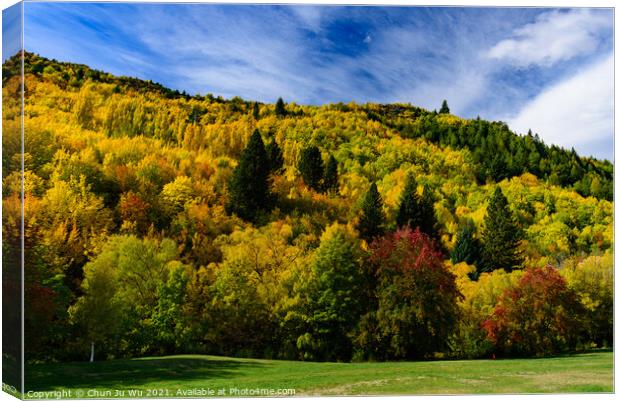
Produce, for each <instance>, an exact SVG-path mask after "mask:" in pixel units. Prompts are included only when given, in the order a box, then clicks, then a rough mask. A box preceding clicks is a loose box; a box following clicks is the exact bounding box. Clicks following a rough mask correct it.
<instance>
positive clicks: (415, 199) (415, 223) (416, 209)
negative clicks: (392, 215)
mask: <svg viewBox="0 0 620 401" xmlns="http://www.w3.org/2000/svg"><path fill="white" fill-rule="evenodd" d="M417 188H418V184H417V182H416V179H415V177H414V175H413V173H409V174H408V175H407V181H406V182H405V188H404V189H403V193H402V195H401V196H400V205H399V206H398V214H397V215H396V225H397V226H398V228H405V227H410V228H411V229H412V230H415V229H416V227H420V226H421V224H422V216H421V210H420V202H421V199H420V195H418V190H417Z"/></svg>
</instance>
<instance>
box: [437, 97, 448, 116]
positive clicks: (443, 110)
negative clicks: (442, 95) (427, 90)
mask: <svg viewBox="0 0 620 401" xmlns="http://www.w3.org/2000/svg"><path fill="white" fill-rule="evenodd" d="M439 114H450V108H449V107H448V102H447V101H446V100H445V99H444V101H443V102H441V109H439Z"/></svg>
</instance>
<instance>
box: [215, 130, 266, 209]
mask: <svg viewBox="0 0 620 401" xmlns="http://www.w3.org/2000/svg"><path fill="white" fill-rule="evenodd" d="M269 168H270V163H269V158H268V157H267V152H266V151H265V144H264V143H263V139H262V138H261V135H260V132H258V130H254V133H253V134H252V136H251V137H250V141H249V142H248V145H247V146H246V148H245V149H244V151H243V154H242V155H241V158H240V160H239V164H238V165H237V168H235V170H234V171H233V174H232V177H231V179H230V182H229V186H228V191H229V199H228V203H227V204H226V210H227V211H228V213H235V214H237V216H239V217H241V218H242V219H244V220H248V221H255V220H256V217H257V216H258V214H259V213H260V211H264V210H269V208H270V203H271V202H270V200H271V194H270V193H269V181H268V178H269Z"/></svg>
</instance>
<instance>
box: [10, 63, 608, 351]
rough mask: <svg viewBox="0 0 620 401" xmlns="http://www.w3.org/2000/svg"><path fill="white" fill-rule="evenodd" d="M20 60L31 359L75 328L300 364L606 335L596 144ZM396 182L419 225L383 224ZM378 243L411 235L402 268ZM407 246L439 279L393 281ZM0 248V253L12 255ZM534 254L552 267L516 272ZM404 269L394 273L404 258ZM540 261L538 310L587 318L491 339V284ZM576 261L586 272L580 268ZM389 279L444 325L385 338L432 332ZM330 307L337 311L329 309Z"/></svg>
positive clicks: (520, 278) (604, 200) (129, 346)
mask: <svg viewBox="0 0 620 401" xmlns="http://www.w3.org/2000/svg"><path fill="white" fill-rule="evenodd" d="M16 66H18V64H17V63H16V59H11V60H9V61H7V62H6V63H5V65H4V66H3V72H4V78H3V93H4V99H5V100H4V102H3V105H4V106H3V116H4V119H3V170H4V171H3V202H4V203H3V205H4V210H5V213H4V216H3V230H4V233H5V234H4V235H5V236H6V238H9V239H10V238H12V237H11V236H16V235H18V234H17V233H18V229H17V227H18V226H17V224H18V222H19V219H18V218H17V216H18V214H19V188H20V174H19V172H18V171H19V168H20V164H21V158H20V142H19V138H20V136H19V135H20V132H19V129H18V128H19V125H18V124H19V120H18V111H19V103H18V102H17V101H16V100H15V96H13V95H14V94H15V93H17V91H18V90H19V85H18V84H19V78H18V77H17V76H15V74H14V72H15V68H16ZM25 71H26V78H25V87H26V98H25V132H26V143H25V147H26V154H25V155H24V163H25V166H26V172H25V178H26V182H25V191H26V194H25V213H26V216H25V226H26V236H27V238H26V240H25V241H26V247H27V255H26V259H27V266H28V267H27V268H28V269H29V270H28V273H27V276H28V280H29V286H28V291H29V292H30V294H29V296H28V299H29V302H30V305H29V308H30V310H31V311H32V313H33V316H36V317H37V318H36V319H32V320H30V321H28V322H27V329H26V330H27V333H26V334H27V341H28V343H29V346H28V347H27V349H28V352H29V355H28V359H31V360H38V359H64V360H66V359H69V360H83V359H85V358H87V354H88V352H89V350H90V343H91V342H93V343H96V344H97V352H96V355H97V357H101V358H103V357H128V356H140V355H161V354H169V353H174V352H211V353H217V354H222V355H240V356H257V357H277V358H294V359H310V360H312V359H315V360H350V359H351V358H360V359H365V358H370V357H372V358H377V359H413V358H430V357H441V356H442V355H443V356H445V355H447V354H450V355H452V356H454V357H475V356H481V355H487V354H489V353H490V352H498V353H501V352H503V353H505V354H507V355H510V354H524V355H528V354H544V353H554V352H558V351H563V350H566V349H575V347H588V346H590V344H592V343H593V344H596V345H597V346H601V345H609V342H610V338H611V337H610V336H609V333H610V331H609V330H610V328H611V325H610V321H611V320H610V319H611V315H610V314H609V305H610V304H609V302H608V300H609V285H610V283H611V281H610V280H609V277H611V276H610V271H611V270H610V269H611V260H612V259H611V256H610V255H611V252H612V249H613V203H612V201H611V199H612V198H613V166H612V165H611V163H609V162H607V161H599V160H595V159H592V158H584V157H580V156H578V155H577V154H576V152H574V151H573V150H571V151H567V150H563V149H560V148H558V147H555V146H547V145H545V144H544V143H543V142H542V141H541V140H540V139H539V138H538V137H537V136H535V135H525V136H519V135H516V134H514V133H512V132H510V130H509V128H508V127H506V125H505V124H503V123H498V122H487V121H484V120H480V119H476V120H465V119H462V118H459V117H457V116H454V115H451V114H449V113H437V112H430V111H427V110H423V109H421V108H418V107H414V106H411V105H377V104H364V105H358V104H353V103H352V104H346V105H344V104H335V105H324V106H304V105H297V104H293V103H288V104H284V103H280V104H279V105H273V104H261V103H255V102H250V101H246V100H243V99H240V98H234V99H230V100H224V99H221V98H216V97H213V96H211V95H206V96H189V95H186V94H183V93H179V92H177V91H172V90H169V89H166V88H164V87H163V86H161V85H159V84H155V83H152V82H145V81H141V80H138V79H133V78H125V77H114V76H112V75H110V74H107V73H104V72H100V71H95V70H92V69H90V68H88V67H87V66H83V65H76V64H68V63H60V62H57V61H53V60H48V59H45V58H42V57H39V56H37V55H34V54H30V53H27V54H26V60H25ZM533 128H535V127H533ZM256 130H257V132H258V133H257V134H255V132H256ZM311 147H314V148H313V149H312V150H311V149H310V148H311ZM317 149H318V152H317V151H316V150H317ZM313 152H314V156H313ZM317 155H318V157H317ZM330 159H333V160H334V161H333V162H330ZM278 164H279V165H278ZM330 164H331V166H332V170H331V173H330V174H331V175H328V174H327V173H326V174H325V176H324V175H323V171H324V170H329V169H326V167H327V166H328V165H330ZM265 166H266V167H265ZM245 169H249V170H247V171H245ZM252 169H253V170H252ZM265 169H267V170H265ZM317 171H318V172H319V174H318V175H316V173H317ZM263 175H264V180H263V179H262V178H261V177H263ZM312 177H315V178H316V182H313V180H314V179H313V178H312ZM328 177H330V179H329V180H328ZM408 177H415V181H410V179H409V178H408ZM261 180H262V181H263V182H261ZM328 182H329V183H330V184H329V185H328ZM408 182H411V184H410V185H407V183H408ZM373 183H374V184H376V190H377V193H378V197H377V196H376V195H373V188H374V187H373V185H372V184H373ZM261 184H264V186H265V188H263V189H261V188H262V187H261ZM248 188H252V191H248ZM407 188H409V189H410V190H411V191H410V192H407V193H408V194H409V195H408V196H404V195H403V193H405V192H406V191H407ZM497 188H499V189H500V190H501V191H500V195H497V196H496V195H495V194H497ZM263 190H264V191H263ZM261 191H263V192H264V193H262V195H261ZM501 194H503V195H505V199H506V200H507V206H506V207H504V208H503V209H502V206H501V204H502V201H501V199H502V197H501ZM259 195H261V196H259ZM373 196H374V198H373ZM405 198H407V199H417V200H416V201H415V202H417V203H416V204H415V205H416V206H415V207H413V213H414V214H415V213H417V212H416V211H417V210H425V212H424V213H422V212H420V213H421V214H422V215H420V216H418V215H416V216H417V217H415V218H420V223H419V224H411V225H412V226H413V227H411V228H412V229H414V228H416V227H420V229H421V230H422V232H423V233H422V234H421V235H420V236H417V234H416V233H415V232H409V231H407V230H404V234H403V230H401V231H398V233H401V234H402V235H401V234H398V233H397V234H395V235H394V236H392V234H390V233H392V232H394V231H395V230H396V229H397V228H398V227H399V226H400V227H401V228H404V227H403V225H401V224H400V223H399V221H401V217H402V215H403V213H404V212H402V211H401V209H402V207H401V206H402V203H403V199H405ZM492 199H495V200H496V201H497V204H498V205H499V206H497V208H498V210H500V211H501V213H507V215H510V217H506V219H505V220H506V221H507V222H508V223H506V224H513V225H512V226H510V225H508V226H506V227H515V229H514V230H508V231H510V233H509V234H508V235H511V236H515V238H514V239H515V244H516V247H515V249H507V250H506V253H507V254H508V253H512V254H514V256H515V263H514V264H511V263H509V264H507V265H497V264H493V260H492V258H491V256H492V255H490V254H491V253H492V252H490V251H489V249H491V248H490V242H491V240H490V239H489V238H490V237H492V235H491V234H492V233H490V231H489V230H490V228H489V227H490V223H489V221H491V220H493V218H489V217H488V216H489V213H487V209H491V207H490V206H489V205H490V203H493V202H492V201H491V200H492ZM375 206H376V207H375ZM373 207H374V209H373ZM373 213H374V214H375V215H376V217H375V218H371V217H372V216H371V215H372V214H373ZM412 216H413V215H411V216H406V217H407V218H408V220H407V221H413V220H412V219H414V217H412ZM489 219H490V220H489ZM498 219H499V218H498ZM502 219H504V217H502ZM416 221H417V220H416ZM502 221H504V220H502ZM427 223H428V224H427ZM364 227H366V228H367V227H370V229H369V230H366V228H364ZM425 227H427V229H425ZM465 227H470V229H471V231H470V238H469V240H470V245H469V246H468V247H465V246H464V245H460V246H463V247H464V248H463V249H469V251H467V252H465V253H460V254H459V253H457V252H455V248H457V243H458V242H459V241H458V238H459V236H462V237H465V236H464V234H462V232H463V229H464V228H465ZM373 229H375V231H376V232H374V231H373ZM500 229H501V227H500ZM377 230H378V231H377ZM365 233H371V234H368V235H366V234H365ZM505 233H506V229H504V232H503V234H505ZM513 234H514V235H513ZM517 237H518V238H517ZM373 240H374V241H373ZM382 241H383V242H382ZM390 241H393V242H398V241H405V242H407V241H408V242H407V244H409V245H410V246H411V247H412V250H411V252H412V253H410V254H409V253H404V254H402V255H400V254H398V255H397V256H398V257H401V258H402V261H401V262H402V263H401V262H392V259H390V258H387V259H385V260H389V261H390V262H389V263H388V262H386V263H383V259H381V260H379V261H377V259H376V258H378V257H379V258H381V257H382V256H381V255H383V252H384V251H385V250H386V249H392V248H391V243H390ZM462 241H465V240H462ZM6 243H10V241H7V242H6ZM463 243H464V242H463ZM5 246H6V245H5ZM396 248H398V247H396ZM517 248H518V249H517ZM398 249H400V248H398ZM420 249H422V250H424V252H422V251H420V252H422V253H423V254H424V255H426V256H428V259H424V260H422V259H420V260H421V262H420V263H423V266H424V269H418V268H417V267H412V270H410V271H414V272H415V271H422V272H423V273H424V274H427V273H428V276H424V279H420V278H417V279H414V280H413V281H412V282H414V283H420V282H424V283H426V282H432V283H433V285H435V284H437V286H436V287H433V288H432V289H429V288H424V290H423V291H422V289H421V288H419V287H415V286H414V287H411V288H409V287H407V288H404V287H402V286H407V285H411V282H391V281H389V280H391V279H390V277H394V274H395V272H399V269H400V268H401V267H402V266H404V265H406V264H407V263H409V262H407V261H408V260H414V259H415V258H417V255H419V253H418V251H419V250H420ZM485 250H486V251H485ZM385 252H387V251H385ZM407 252H409V251H407ZM485 252H486V253H485ZM5 253H7V255H8V256H6V258H9V257H11V255H12V250H11V249H9V248H6V250H5ZM499 253H504V251H503V250H502V251H501V252H499ZM396 254H397V253H396V252H395V253H393V254H390V255H396ZM369 255H370V256H369ZM412 255H415V258H414V257H413V256H412ZM455 255H456V256H455ZM459 255H460V256H459ZM484 255H487V256H484ZM426 256H425V257H426ZM450 256H452V262H451V261H450ZM395 257H396V256H395ZM399 260H400V259H399ZM415 260H416V261H417V260H418V259H415ZM517 261H518V263H517ZM459 262H467V263H459ZM545 265H551V266H552V268H553V269H554V270H553V271H552V272H551V273H549V272H548V271H546V270H545V271H543V270H541V269H538V270H528V269H525V270H523V269H522V268H542V267H543V266H545ZM369 266H371V267H372V268H369ZM426 268H428V271H427V270H425V269H426ZM416 269H418V270H416ZM512 270H514V271H512ZM410 271H409V270H408V271H407V272H406V273H403V272H399V273H398V274H396V276H399V274H417V273H409V272H410ZM511 271H512V272H511ZM556 271H558V272H559V273H557V274H558V275H560V274H561V277H560V279H558V283H561V284H558V285H559V287H549V288H547V289H546V290H545V291H547V290H548V291H549V294H552V295H551V296H550V297H551V298H550V301H549V302H551V305H555V306H557V302H560V301H559V299H560V298H562V299H573V298H574V300H575V305H577V304H579V305H577V306H575V308H577V309H578V311H577V309H575V315H574V316H573V315H570V316H564V317H558V319H560V320H562V319H568V321H569V322H568V323H567V322H564V321H562V322H563V323H562V324H563V327H569V328H570V327H572V326H571V325H578V324H583V323H584V319H585V320H587V319H590V320H591V321H595V322H594V323H591V324H589V326H590V327H593V329H592V332H589V333H579V337H578V338H566V339H564V337H562V336H567V334H566V333H565V332H561V333H557V338H562V340H561V341H559V343H557V344H555V343H554V344H547V343H544V341H543V342H542V343H540V344H538V343H537V342H536V341H538V340H536V341H533V343H535V344H538V345H536V346H531V347H530V346H529V345H528V347H529V348H527V347H526V348H510V347H507V348H506V347H504V348H502V344H501V343H499V342H498V341H499V340H497V338H495V337H494V334H493V333H494V332H493V330H495V329H494V328H493V327H495V326H493V327H491V326H492V325H491V323H492V322H493V316H494V315H493V311H494V310H495V309H494V308H495V307H496V306H501V304H502V302H504V301H505V300H503V298H502V294H503V290H504V289H506V290H510V289H511V288H517V287H518V286H519V285H525V284H524V283H525V281H527V279H528V278H529V277H530V276H532V275H534V276H535V275H536V274H547V275H548V276H545V277H552V278H553V277H555V276H553V275H554V274H556V273H554V272H556ZM584 272H587V274H592V275H593V274H597V275H599V276H600V277H601V279H600V280H597V282H598V284H595V285H594V284H591V283H589V282H587V280H586V279H585V278H584V277H585V276H584V275H583V274H582V273H584ZM381 274H385V276H381ZM420 274H421V273H420ZM599 276H596V277H599ZM437 277H441V278H439V279H438V278H437ZM524 277H525V278H524ZM536 277H537V276H536ZM558 277H559V276H558ZM592 277H593V276H592ZM476 279H477V280H476ZM386 280H387V281H386ZM416 280H417V281H416ZM433 280H438V281H437V282H436V283H435V281H433ZM441 280H445V281H441ZM524 280H525V281H524ZM549 280H551V279H549ZM545 283H546V282H545ZM554 285H555V284H554ZM399 286H400V287H399ZM545 288H546V287H545ZM391 291H395V294H397V295H398V296H401V295H403V294H417V293H424V294H427V293H428V294H431V295H432V296H433V297H435V296H436V297H435V298H432V299H433V300H432V301H430V299H431V298H429V299H426V298H425V299H422V300H420V299H417V298H415V295H408V296H410V297H412V298H411V302H410V304H407V301H403V302H404V304H407V307H410V308H412V309H410V310H408V311H407V312H406V313H405V315H411V316H413V315H415V316H417V319H419V320H420V321H421V322H427V321H428V320H429V319H431V320H433V319H434V317H433V316H432V314H429V312H428V311H427V310H426V309H424V308H428V305H430V304H432V305H440V306H439V308H444V309H439V313H443V314H445V319H444V320H445V321H444V320H442V322H441V324H442V327H441V328H439V327H435V328H433V333H435V334H433V336H430V337H433V340H432V341H430V342H429V343H428V344H426V345H425V346H424V347H423V348H421V349H417V348H415V346H414V345H412V344H398V345H396V346H394V347H393V348H390V347H392V345H390V346H387V345H385V344H384V343H381V341H383V340H380V339H381V338H390V335H392V334H393V333H388V332H386V331H384V332H381V330H388V331H389V328H388V327H393V326H394V325H398V324H401V323H402V324H404V326H402V329H403V330H407V332H408V333H410V336H411V337H412V338H413V337H416V336H418V338H419V337H428V336H426V334H425V332H424V331H423V330H422V329H420V328H419V326H420V322H402V321H400V320H399V319H400V318H399V317H398V314H397V313H396V312H395V313H394V314H391V312H392V311H394V310H396V309H398V308H400V307H402V305H401V304H394V305H392V304H390V303H389V302H388V297H387V295H385V294H388V293H392V292H391ZM554 291H555V292H554ZM565 291H568V293H566V292H565ZM110 294H112V295H110ZM362 294H363V295H362ZM566 294H570V297H565V295H566ZM383 295H385V298H384V297H383ZM571 297H572V298H571ZM586 298H587V299H586ZM359 299H368V300H369V304H364V305H362V304H359V302H357V303H356V302H355V301H354V300H359ZM588 302H590V303H588ZM555 306H554V307H555ZM562 307H566V308H569V309H570V308H572V306H570V307H569V306H567V305H563V306H562ZM330 308H331V309H330ZM339 308H340V309H339ZM381 308H387V309H381ZM416 308H417V309H416ZM584 308H585V309H584ZM551 309H553V308H551ZM570 310H572V309H570ZM377 311H379V312H380V313H379V312H377ZM547 311H548V310H547ZM345 312H351V315H352V316H353V317H352V318H353V319H354V321H345V320H343V318H342V317H343V315H347V313H345ZM375 312H377V313H375ZM388 312H389V313H388ZM545 313H547V312H545ZM377 316H378V317H377ZM381 319H386V320H385V321H382V320H381ZM390 319H391V320H390ZM590 320H588V321H590ZM489 322H491V323H489ZM405 323H406V324H405ZM483 323H487V325H486V326H484V327H485V328H484V329H483V328H482V324H483ZM384 324H385V326H382V325H384ZM424 324H426V323H424ZM424 324H421V326H424ZM420 330H422V331H420ZM468 330H469V331H468ZM498 330H499V329H498ZM563 330H564V329H563ZM513 334H514V333H513ZM511 335H512V334H511ZM430 337H429V338H430ZM543 337H544V336H543ZM569 337H570V336H569ZM377 341H378V343H377ZM394 341H396V342H398V341H401V340H398V339H397V340H394ZM336 343H337V344H336ZM416 346H417V345H416ZM386 347H387V348H386ZM541 347H542V348H541ZM388 348H389V350H387V349H388ZM52 349H53V350H54V351H51V350H52ZM329 349H334V350H336V351H334V352H335V354H330V353H329V352H328V350H329ZM541 349H543V350H544V349H548V351H547V352H544V351H541ZM330 352H331V351H330Z"/></svg>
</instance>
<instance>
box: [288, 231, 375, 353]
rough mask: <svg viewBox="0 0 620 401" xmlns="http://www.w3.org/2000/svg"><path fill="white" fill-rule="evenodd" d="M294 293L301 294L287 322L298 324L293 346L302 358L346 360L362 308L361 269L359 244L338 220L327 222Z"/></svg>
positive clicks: (351, 350) (351, 348)
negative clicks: (303, 278) (319, 241)
mask: <svg viewBox="0 0 620 401" xmlns="http://www.w3.org/2000/svg"><path fill="white" fill-rule="evenodd" d="M299 283H300V284H299V285H298V286H296V288H295V293H296V295H297V296H298V297H300V298H301V302H299V303H298V304H297V305H296V306H295V307H294V308H293V310H292V311H290V312H289V313H288V314H287V316H288V321H287V324H288V325H289V326H290V325H292V324H295V325H296V326H298V327H299V329H301V330H299V329H297V330H295V328H293V330H294V331H297V333H296V336H297V338H296V341H295V343H296V346H297V349H298V352H299V356H300V357H301V358H302V359H306V360H320V361H324V360H334V361H350V360H351V356H352V352H353V346H352V342H351V334H352V331H353V329H354V328H355V326H356V324H357V322H358V321H359V317H360V315H361V314H362V312H363V304H364V297H363V296H362V290H363V285H364V284H363V283H364V275H363V273H362V270H361V267H360V264H359V251H358V245H357V243H356V241H355V239H354V238H352V236H351V235H350V234H349V233H347V232H346V230H345V229H344V228H343V227H342V226H340V225H338V224H334V225H333V226H331V227H329V228H327V229H326V230H325V232H324V233H323V235H322V236H321V244H320V246H319V248H318V249H317V251H316V253H315V255H314V258H313V261H312V263H311V267H310V272H309V277H308V279H307V280H300V281H299Z"/></svg>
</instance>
